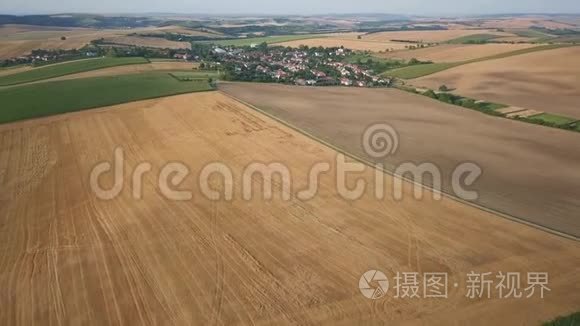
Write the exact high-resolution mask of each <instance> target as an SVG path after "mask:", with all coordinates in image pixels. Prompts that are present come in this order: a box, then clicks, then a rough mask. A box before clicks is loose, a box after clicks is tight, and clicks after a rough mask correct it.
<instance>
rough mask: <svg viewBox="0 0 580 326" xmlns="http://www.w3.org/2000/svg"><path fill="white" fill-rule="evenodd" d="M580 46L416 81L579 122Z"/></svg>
mask: <svg viewBox="0 0 580 326" xmlns="http://www.w3.org/2000/svg"><path fill="white" fill-rule="evenodd" d="M579 57H580V47H577V46H576V47H570V48H562V49H556V50H547V51H538V52H534V53H528V54H523V55H517V56H513V57H507V58H503V59H498V60H487V61H482V62H477V63H472V64H467V65H463V66H459V67H455V68H452V69H448V70H445V71H442V72H439V73H436V74H433V75H429V76H425V77H421V78H417V79H414V80H413V83H414V84H415V85H417V86H423V87H429V88H434V89H436V88H438V87H439V86H440V85H443V84H445V85H447V86H448V87H451V88H455V89H456V91H457V93H458V94H461V95H465V96H469V97H473V98H476V99H482V100H488V101H493V102H498V103H504V104H509V105H513V106H518V107H522V108H526V109H534V110H537V111H544V112H552V113H560V114H563V115H567V116H570V117H576V118H579V119H580V107H579V106H578V103H580V83H579V80H578V76H580V66H579V65H578V64H577V63H578V58H579Z"/></svg>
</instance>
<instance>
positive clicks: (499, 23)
mask: <svg viewBox="0 0 580 326" xmlns="http://www.w3.org/2000/svg"><path fill="white" fill-rule="evenodd" d="M532 26H541V27H545V28H552V29H565V28H570V27H574V25H571V24H568V23H564V22H557V21H554V20H551V19H547V18H537V19H536V18H527V17H525V18H520V17H513V18H510V19H489V20H485V21H484V22H483V23H482V24H480V27H482V28H530V27H532Z"/></svg>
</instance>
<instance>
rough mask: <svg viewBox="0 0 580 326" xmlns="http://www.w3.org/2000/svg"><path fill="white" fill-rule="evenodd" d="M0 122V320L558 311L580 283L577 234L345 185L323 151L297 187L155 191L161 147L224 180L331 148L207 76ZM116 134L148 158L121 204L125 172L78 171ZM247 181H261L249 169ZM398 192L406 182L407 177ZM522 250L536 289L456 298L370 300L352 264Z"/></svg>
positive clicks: (425, 318)
mask: <svg viewBox="0 0 580 326" xmlns="http://www.w3.org/2000/svg"><path fill="white" fill-rule="evenodd" d="M0 139H2V140H3V141H2V143H0V146H1V147H0V163H1V164H2V166H0V169H1V170H2V171H5V172H4V174H3V177H2V178H0V185H1V186H2V187H0V189H2V190H1V192H0V196H1V197H0V198H2V199H9V200H8V201H6V205H2V206H0V225H1V226H0V242H1V243H2V247H3V248H5V249H6V250H2V251H0V262H2V263H0V274H1V275H5V277H3V278H0V286H1V287H2V288H3V289H4V291H1V292H0V302H2V304H3V306H4V307H5V309H1V310H0V321H2V323H3V324H9V325H15V326H19V325H29V324H34V323H47V324H53V323H58V321H59V320H75V322H77V323H80V324H83V323H89V322H93V323H102V324H127V323H131V322H134V321H135V320H139V323H140V324H143V325H154V324H159V322H160V321H164V322H167V323H171V324H192V323H199V324H209V323H217V324H248V323H253V324H266V323H268V324H288V323H299V324H326V325H335V324H336V323H338V322H343V323H353V324H354V323H361V322H362V323H376V322H385V321H388V322H390V323H395V324H396V323H405V322H406V323H412V324H421V323H429V324H431V325H449V324H451V323H453V321H454V320H457V319H461V320H467V319H469V320H470V321H472V322H470V323H471V324H472V325H489V324H490V323H508V324H512V323H516V322H525V323H527V324H537V323H540V322H541V321H546V320H550V319H553V318H554V317H555V316H558V315H562V314H568V313H570V312H571V311H573V310H574V309H577V307H576V306H575V303H576V302H578V300H580V294H579V293H580V291H579V290H580V288H578V286H579V285H578V284H577V283H575V282H573V280H574V279H575V277H576V271H575V269H576V267H577V266H576V265H575V260H576V259H580V244H579V243H578V242H574V241H570V240H566V239H562V238H559V237H556V236H553V235H550V234H547V233H545V232H541V231H538V230H536V229H533V228H528V227H525V226H522V225H520V224H518V223H514V222H511V221H508V220H504V219H501V218H498V217H497V216H494V215H492V214H489V213H486V212H483V211H480V210H477V209H474V208H472V207H469V206H465V205H462V204H460V203H457V202H455V201H451V200H447V199H444V200H443V201H441V202H437V201H432V200H430V199H429V197H430V196H429V195H427V196H426V198H425V199H424V200H422V201H415V200H404V201H401V202H395V201H394V200H392V199H386V200H382V201H378V200H376V199H374V198H373V196H371V195H368V196H367V195H365V196H363V198H361V199H360V200H358V201H354V202H350V201H346V200H344V199H341V198H340V197H339V196H338V195H337V194H336V190H335V189H336V184H335V179H334V177H333V175H334V170H335V166H334V165H332V166H331V171H330V172H329V173H328V175H326V174H324V175H323V176H321V179H320V184H319V193H318V195H317V196H315V198H313V199H312V200H310V201H301V200H298V199H292V200H290V201H283V200H281V199H280V198H278V197H277V195H278V193H279V192H280V191H281V189H280V187H279V186H277V185H275V187H274V192H275V197H274V199H273V200H270V201H264V200H262V199H261V198H254V199H252V200H251V201H244V200H242V199H241V197H240V196H239V194H238V193H236V195H235V197H234V200H232V201H218V202H215V201H210V200H207V199H205V198H204V197H203V196H202V195H201V194H200V193H199V192H198V190H197V189H198V182H197V179H196V178H194V177H193V176H191V177H189V178H186V180H185V181H184V182H183V183H182V184H181V185H180V186H179V187H180V188H181V189H192V190H193V191H194V194H193V197H192V199H191V200H189V201H177V202H175V201H169V200H167V199H166V198H164V197H163V196H161V194H160V193H159V192H158V191H157V190H156V184H157V180H156V176H157V175H158V170H159V168H160V167H161V166H162V165H163V164H164V163H166V162H168V161H179V162H183V163H184V164H186V165H187V166H188V167H189V168H190V169H191V172H192V175H195V174H196V171H199V170H200V169H201V168H202V167H203V166H204V165H205V164H207V163H209V162H213V161H220V162H223V163H224V164H227V165H228V166H230V167H231V168H232V169H233V171H234V173H235V176H236V177H235V180H234V184H235V186H236V187H237V186H239V185H240V184H241V182H240V180H239V176H240V174H241V172H242V169H243V168H244V167H245V166H247V164H248V163H250V162H256V161H259V162H271V161H277V162H285V163H287V165H288V166H289V168H290V169H291V171H292V175H294V176H297V177H296V178H295V179H294V180H293V181H295V184H294V186H293V187H294V188H295V189H304V187H306V185H307V182H308V169H309V168H310V167H311V166H312V165H313V164H314V163H315V162H320V161H321V160H322V161H328V162H332V161H333V160H334V158H335V155H336V152H335V151H333V150H332V149H329V148H327V147H325V146H323V145H321V144H320V143H317V142H315V141H313V140H311V139H309V138H308V137H306V136H304V135H301V134H299V133H297V132H295V131H293V130H291V129H289V128H287V127H285V126H284V125H282V124H279V123H277V122H275V121H273V120H271V119H269V118H267V117H266V116H263V115H261V114H259V113H257V112H255V111H253V110H252V109H250V108H247V107H245V106H244V105H242V104H240V103H239V102H236V101H234V100H232V99H230V98H228V97H226V96H224V95H222V94H220V93H219V92H211V93H197V94H186V95H179V96H173V97H167V98H160V99H154V100H147V101H142V102H133V103H128V104H123V105H118V106H114V107H109V108H103V109H102V110H98V111H84V112H78V113H74V114H69V115H61V116H57V117H51V118H46V119H37V120H34V121H26V122H21V123H12V124H9V125H4V126H0ZM119 144H124V146H125V148H126V149H127V150H126V152H125V162H126V164H127V165H126V168H127V171H131V170H132V169H133V168H134V167H136V165H137V164H139V163H141V162H144V161H148V162H151V163H152V165H153V171H151V173H147V174H145V175H144V189H143V192H144V197H143V200H140V201H138V202H137V203H136V202H135V200H134V199H133V198H132V191H131V189H130V187H127V188H125V189H124V190H123V191H122V192H121V194H120V195H119V196H118V197H117V198H115V199H113V200H111V201H103V200H99V199H97V198H95V196H94V194H93V193H92V192H91V190H90V189H89V186H88V184H87V183H86V182H84V180H85V177H86V176H87V175H88V173H89V172H90V170H91V169H92V168H93V167H94V166H95V164H97V163H99V162H103V161H110V160H111V159H112V155H113V154H112V153H113V150H114V149H115V148H116V147H117V146H118V145H119ZM129 149H130V150H129ZM190 149H195V150H190ZM31 153H35V155H34V157H36V159H31V157H32V155H31ZM374 174H375V172H374V171H366V172H364V173H361V174H359V175H358V176H357V178H363V179H365V180H369V181H370V180H371V179H372V178H373V176H374ZM385 177H386V180H385V185H386V186H389V185H391V183H392V182H393V181H392V179H391V178H390V177H388V176H385ZM103 179H104V180H103V181H104V184H109V182H111V181H112V178H109V176H107V177H104V178H103ZM124 180H125V181H126V182H127V184H129V181H130V180H131V175H130V174H126V175H125V177H124ZM349 181H354V179H352V180H350V178H349ZM63 184H66V186H62V185H63ZM369 184H371V185H372V184H373V183H372V182H370V183H369ZM57 185H59V186H57ZM212 185H214V186H215V187H216V188H215V189H223V188H222V187H223V186H221V185H220V184H219V183H212ZM252 185H253V187H256V189H259V187H261V186H263V181H262V180H260V178H253V180H252ZM371 187H372V186H371ZM235 189H237V188H235ZM404 191H405V194H406V196H407V195H408V196H411V191H412V189H410V188H408V187H406V186H405V187H404ZM31 198H34V199H35V200H34V201H31ZM406 198H407V197H406ZM31 203H33V204H31ZM458 233H461V234H462V235H463V236H462V237H461V238H458V237H457V234H458ZM297 262H298V263H297ZM529 266H542V268H543V270H544V271H546V272H549V273H550V276H551V278H550V288H551V292H549V295H548V296H547V297H546V298H545V299H540V298H532V299H526V300H517V299H490V300H470V299H468V298H466V297H465V293H464V292H463V290H462V289H454V288H452V289H450V294H449V298H448V299H446V300H430V301H429V302H428V303H427V304H425V302H422V301H421V300H414V299H398V300H395V299H392V300H391V299H385V300H388V301H384V302H380V303H383V304H380V308H379V309H377V306H376V305H374V304H371V302H369V301H368V299H366V298H364V297H363V296H362V295H361V294H360V292H359V289H358V286H357V285H358V279H359V278H360V275H361V274H362V273H363V272H365V271H367V270H368V269H369V268H379V269H382V270H384V271H385V272H386V273H387V274H388V275H394V274H395V273H396V271H399V270H404V271H418V272H426V271H444V272H447V273H449V281H450V282H451V283H453V282H459V284H461V288H463V287H464V286H465V283H464V281H465V280H464V279H465V275H466V273H468V272H470V271H472V270H476V271H500V270H501V271H505V270H509V271H513V272H524V271H526V270H527V269H529ZM32 267H34V268H32Z"/></svg>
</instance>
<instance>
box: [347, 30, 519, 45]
mask: <svg viewBox="0 0 580 326" xmlns="http://www.w3.org/2000/svg"><path fill="white" fill-rule="evenodd" d="M476 34H492V35H498V36H514V35H513V34H510V33H505V32H497V31H495V30H488V29H451V30H440V31H401V32H399V31H397V32H379V33H371V34H366V35H362V41H370V42H392V41H395V40H402V41H414V42H423V43H430V42H432V43H439V42H445V41H449V40H453V39H456V38H460V37H464V36H469V35H476ZM352 38H357V35H354V34H353V35H352Z"/></svg>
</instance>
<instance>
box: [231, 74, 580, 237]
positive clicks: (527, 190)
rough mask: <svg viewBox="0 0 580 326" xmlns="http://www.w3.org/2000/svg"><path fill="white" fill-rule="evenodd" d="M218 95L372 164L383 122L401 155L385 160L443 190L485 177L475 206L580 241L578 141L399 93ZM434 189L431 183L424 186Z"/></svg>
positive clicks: (235, 90) (241, 91)
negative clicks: (464, 178)
mask: <svg viewBox="0 0 580 326" xmlns="http://www.w3.org/2000/svg"><path fill="white" fill-rule="evenodd" d="M220 89H221V90H222V91H224V92H226V93H228V94H231V95H233V96H235V97H237V98H239V99H241V100H243V101H246V102H248V103H251V104H253V105H255V106H257V107H259V108H260V109H263V110H265V111H266V112H268V113H271V114H273V115H275V116H277V117H279V118H281V119H283V120H285V121H288V122H289V123H290V124H292V125H294V126H297V127H299V128H301V129H304V130H306V131H308V132H309V133H311V134H313V135H315V136H317V137H319V138H321V139H323V140H325V141H327V142H329V143H331V144H334V145H336V146H338V147H340V148H343V149H344V150H346V151H348V152H351V153H355V154H357V155H359V156H360V157H364V158H366V159H369V160H371V161H376V159H373V158H372V157H370V156H368V155H366V154H365V152H364V151H363V147H362V144H361V141H360V139H361V136H360V135H362V133H363V131H364V130H365V128H367V127H368V126H369V125H371V124H373V123H380V122H386V123H389V124H390V125H391V126H393V127H394V128H395V129H396V130H397V132H398V134H399V150H398V152H397V153H395V155H391V156H389V157H387V158H386V160H385V163H386V164H387V166H388V167H390V169H394V168H395V167H396V166H398V165H399V164H402V163H404V162H409V161H411V162H415V163H417V164H418V163H423V162H430V163H433V164H436V166H438V167H439V169H440V171H441V174H442V186H443V190H445V191H451V190H452V188H451V175H452V172H453V170H454V169H455V167H456V166H458V165H459V164H461V163H463V162H475V163H476V164H478V165H479V166H480V167H481V169H482V171H483V174H482V175H481V177H480V178H479V179H478V180H477V182H476V183H475V184H474V185H473V186H472V187H471V188H472V189H475V190H477V191H478V193H479V198H478V199H477V200H476V203H478V204H480V205H482V206H485V207H488V208H492V209H495V210H497V211H501V212H505V213H507V214H510V215H513V216H516V217H518V218H520V219H523V220H525V221H528V222H532V223H535V224H539V225H542V226H545V227H548V228H551V229H555V230H558V231H561V232H564V233H568V234H572V235H574V236H576V237H578V236H580V221H579V220H578V209H579V208H580V199H579V198H578V196H577V194H578V189H580V171H578V168H577V166H578V162H579V161H580V152H578V151H575V150H574V149H575V148H577V147H578V144H579V142H580V135H579V134H577V133H573V132H569V131H564V130H556V129H550V128H545V127H540V126H536V125H530V124H526V123H522V122H518V121H513V120H507V119H501V118H497V117H492V116H488V115H485V114H482V113H480V112H476V111H471V110H467V109H463V108H459V107H457V106H452V105H448V104H444V103H441V102H438V101H435V100H431V99H429V98H427V97H423V96H419V95H415V94H410V93H406V92H402V91H399V90H395V89H358V88H340V87H338V88H336V87H331V88H327V87H324V88H308V87H296V86H283V85H262V84H247V83H227V84H220ZM424 182H425V183H427V184H430V183H431V182H430V180H428V179H425V180H424Z"/></svg>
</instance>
